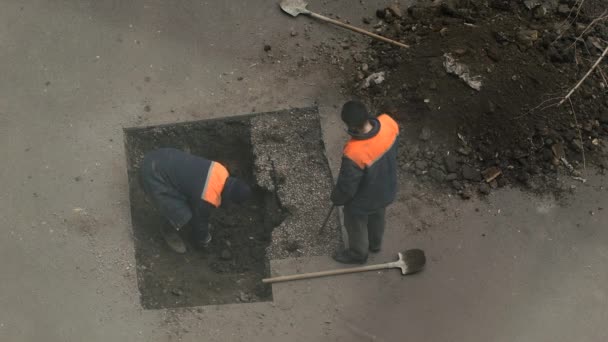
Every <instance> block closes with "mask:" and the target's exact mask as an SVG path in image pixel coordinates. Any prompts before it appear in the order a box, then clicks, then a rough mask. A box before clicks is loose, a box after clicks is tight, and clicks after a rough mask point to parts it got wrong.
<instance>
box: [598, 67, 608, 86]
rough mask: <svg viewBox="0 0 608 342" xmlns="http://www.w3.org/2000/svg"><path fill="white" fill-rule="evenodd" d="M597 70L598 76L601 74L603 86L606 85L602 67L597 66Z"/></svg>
mask: <svg viewBox="0 0 608 342" xmlns="http://www.w3.org/2000/svg"><path fill="white" fill-rule="evenodd" d="M597 72H598V73H599V74H600V76H602V79H603V80H604V86H606V87H608V80H607V79H606V75H605V74H604V70H602V67H597Z"/></svg>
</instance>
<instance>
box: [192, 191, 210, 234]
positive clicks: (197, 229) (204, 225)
mask: <svg viewBox="0 0 608 342" xmlns="http://www.w3.org/2000/svg"><path fill="white" fill-rule="evenodd" d="M191 205H192V220H191V221H190V223H191V225H192V237H193V238H194V240H195V241H197V242H206V241H207V240H208V235H209V213H210V211H211V205H210V204H208V203H207V202H205V201H203V200H197V201H196V203H193V204H191Z"/></svg>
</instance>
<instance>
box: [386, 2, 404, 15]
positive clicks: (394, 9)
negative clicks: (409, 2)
mask: <svg viewBox="0 0 608 342" xmlns="http://www.w3.org/2000/svg"><path fill="white" fill-rule="evenodd" d="M386 9H387V10H388V11H389V12H391V14H392V15H394V16H395V17H397V18H401V16H402V13H401V8H400V7H399V4H392V5H390V6H388V7H387V8H386Z"/></svg>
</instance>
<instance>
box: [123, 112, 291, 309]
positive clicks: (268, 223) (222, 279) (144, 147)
mask: <svg viewBox="0 0 608 342" xmlns="http://www.w3.org/2000/svg"><path fill="white" fill-rule="evenodd" d="M125 133H126V148H127V158H128V173H129V188H130V199H131V216H132V222H133V231H134V238H135V250H136V261H137V274H138V285H139V289H140V292H141V303H142V306H143V307H144V308H146V309H159V308H169V307H184V306H199V305H208V304H226V303H237V302H256V301H264V300H270V299H271V298H272V293H271V289H270V287H267V286H265V285H263V284H262V282H261V279H262V278H263V277H265V276H267V274H268V261H267V258H266V248H267V246H268V245H269V244H270V242H271V241H270V239H271V233H272V230H273V228H274V227H276V226H277V225H279V224H280V223H281V222H282V221H283V219H284V218H285V213H284V211H283V210H282V209H281V207H280V203H278V200H277V197H276V195H275V194H274V193H271V192H268V191H266V190H264V189H262V188H260V187H254V188H255V190H254V196H253V197H254V198H253V199H252V200H251V201H250V202H248V203H246V204H245V205H243V206H238V207H232V208H227V209H225V208H218V209H216V210H214V212H213V214H212V217H211V233H212V235H213V240H212V243H211V246H210V247H209V248H208V250H206V251H197V250H194V249H193V248H191V246H189V250H188V252H187V253H186V254H184V255H179V254H176V253H174V252H172V251H171V250H169V248H168V247H167V246H166V245H165V242H164V240H163V239H162V237H161V235H160V233H159V232H160V229H161V227H162V226H163V225H166V224H167V222H165V220H164V219H163V217H162V216H160V214H159V213H158V212H157V211H156V210H155V209H154V208H153V206H152V205H151V203H150V202H148V201H147V200H146V199H145V196H144V193H143V190H142V188H141V186H140V182H139V178H138V168H139V163H140V162H141V160H142V158H143V155H144V154H145V153H146V152H147V151H150V150H153V149H156V148H159V147H174V148H178V149H181V150H185V151H188V152H190V153H192V154H195V155H199V156H203V157H206V158H208V159H212V160H216V161H219V162H221V163H222V164H224V165H226V166H227V168H228V169H229V171H230V172H231V174H232V175H235V176H237V177H241V178H243V179H245V180H247V181H248V182H249V183H250V184H255V179H254V175H253V163H254V157H253V153H252V146H251V136H250V117H249V116H246V117H237V118H229V119H223V120H209V121H200V122H193V123H183V124H175V125H166V126H158V127H147V128H132V129H127V130H126V131H125ZM181 233H182V236H183V238H184V240H186V241H188V240H189V239H188V237H189V227H186V229H184V231H183V232H181Z"/></svg>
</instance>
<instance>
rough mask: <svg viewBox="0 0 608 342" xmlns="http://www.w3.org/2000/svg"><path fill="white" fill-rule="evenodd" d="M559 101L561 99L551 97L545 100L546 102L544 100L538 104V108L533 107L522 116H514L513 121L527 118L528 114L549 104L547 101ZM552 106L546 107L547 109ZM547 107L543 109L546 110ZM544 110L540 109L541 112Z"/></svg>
mask: <svg viewBox="0 0 608 342" xmlns="http://www.w3.org/2000/svg"><path fill="white" fill-rule="evenodd" d="M559 99H561V97H552V98H549V99H546V100H544V101H543V102H541V103H540V104H539V105H538V106H536V107H534V108H532V109H530V110H529V111H527V112H525V113H524V114H522V115H519V116H516V117H515V118H514V120H517V119H521V118H523V117H524V116H527V115H528V114H530V113H532V112H533V111H535V110H537V109H538V108H540V107H542V106H543V105H544V104H545V103H547V102H549V101H557V100H559ZM552 106H555V104H552V105H550V106H548V107H552ZM548 107H545V108H548ZM545 108H543V109H541V110H544V109H545Z"/></svg>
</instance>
